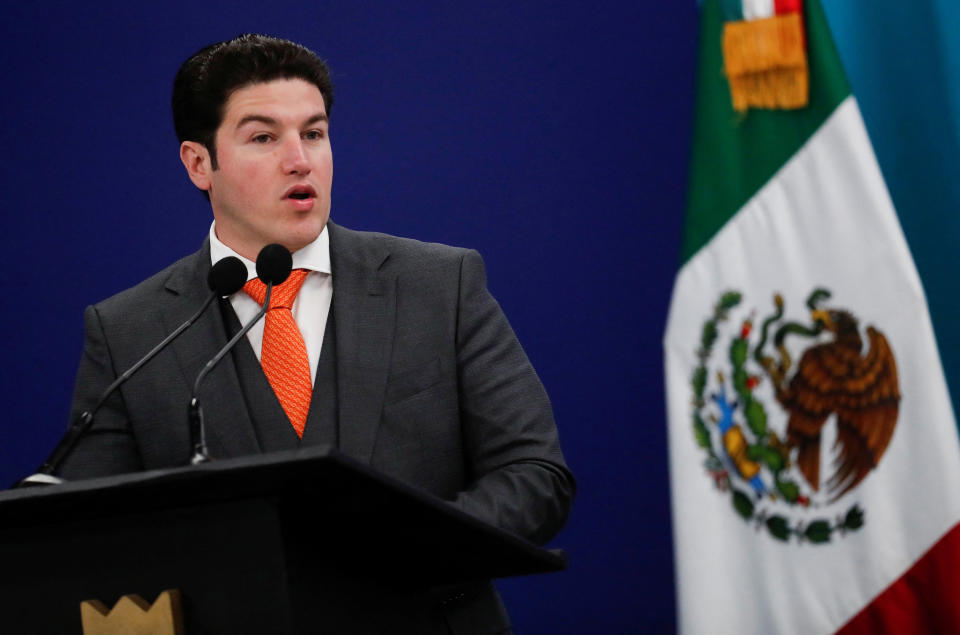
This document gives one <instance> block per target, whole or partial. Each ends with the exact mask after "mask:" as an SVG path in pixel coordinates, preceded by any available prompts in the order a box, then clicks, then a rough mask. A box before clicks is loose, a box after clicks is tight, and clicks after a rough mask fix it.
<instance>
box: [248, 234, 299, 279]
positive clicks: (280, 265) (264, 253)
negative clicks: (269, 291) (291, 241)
mask: <svg viewBox="0 0 960 635" xmlns="http://www.w3.org/2000/svg"><path fill="white" fill-rule="evenodd" d="M291 269H293V256H292V255H291V254H290V250H289V249H287V248H286V247H284V246H283V245H278V244H277V243H273V244H270V245H267V246H266V247H264V248H263V249H261V250H260V253H259V254H257V276H258V277H259V278H260V279H261V280H263V282H264V283H266V284H270V283H273V284H281V283H282V282H283V281H284V280H286V279H287V277H288V276H289V275H290V270H291Z"/></svg>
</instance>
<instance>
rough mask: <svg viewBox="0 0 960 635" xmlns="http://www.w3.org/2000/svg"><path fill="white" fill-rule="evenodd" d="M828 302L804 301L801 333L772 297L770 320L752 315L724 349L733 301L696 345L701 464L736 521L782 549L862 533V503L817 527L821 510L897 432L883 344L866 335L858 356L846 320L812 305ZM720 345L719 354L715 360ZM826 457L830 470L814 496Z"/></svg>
mask: <svg viewBox="0 0 960 635" xmlns="http://www.w3.org/2000/svg"><path fill="white" fill-rule="evenodd" d="M829 297H830V292H829V291H827V290H825V289H816V290H814V291H813V293H811V294H810V296H809V298H808V299H807V302H806V306H807V307H808V308H809V311H810V318H809V322H806V323H805V322H802V321H791V320H785V319H784V312H785V302H784V299H783V297H782V296H781V295H780V294H777V295H776V296H775V297H774V301H773V306H772V307H771V312H770V314H769V315H766V316H764V317H763V319H762V320H761V321H760V322H759V323H758V324H756V325H755V316H756V310H753V311H751V312H750V313H749V314H747V316H746V317H744V318H742V320H741V322H740V326H739V328H738V329H736V328H734V329H733V333H731V334H730V335H729V337H728V338H727V340H728V341H723V340H722V339H721V338H720V334H721V332H726V331H727V330H730V329H723V325H724V324H725V323H730V322H732V321H733V320H732V316H731V314H732V312H733V311H735V310H736V309H737V308H738V307H739V305H741V301H742V299H743V298H742V294H741V293H739V292H737V291H728V292H726V293H724V294H722V295H721V296H720V298H719V299H718V300H717V302H716V304H715V305H714V308H713V313H712V315H710V316H709V318H708V319H707V320H706V321H705V322H704V324H703V328H702V331H701V333H700V338H699V343H698V347H697V357H698V359H699V361H700V363H699V364H698V365H697V367H696V369H695V370H694V372H693V375H692V378H691V382H690V383H691V389H692V392H693V399H692V403H693V407H694V408H693V415H692V421H693V429H694V435H695V438H696V441H697V443H698V445H700V447H702V448H703V449H704V450H705V452H706V454H707V457H706V459H705V461H704V466H705V467H706V469H707V471H708V472H709V473H710V475H711V476H712V477H713V481H714V482H715V483H716V486H717V488H718V489H719V490H721V491H724V492H726V491H729V492H730V493H731V496H732V502H733V508H734V509H735V510H736V512H737V513H738V514H739V515H740V516H742V517H743V518H744V519H745V520H748V521H754V522H755V524H756V526H757V527H758V528H759V527H766V529H767V530H768V531H769V533H770V535H771V536H773V537H774V538H777V539H779V540H788V539H789V538H790V537H791V536H796V538H797V539H798V540H806V541H809V542H811V543H824V542H828V541H829V540H830V539H831V536H833V535H836V534H840V535H844V534H846V533H847V532H848V531H855V530H857V529H860V527H862V526H863V522H864V511H863V509H862V508H861V506H860V505H859V504H858V503H853V504H851V505H850V506H849V507H848V508H847V509H846V511H845V512H844V513H841V514H838V515H837V516H836V518H830V517H818V508H819V507H821V506H822V505H824V504H828V503H833V502H835V501H837V500H838V499H840V498H842V497H843V496H844V495H845V494H847V493H848V492H850V491H851V490H853V489H854V488H856V486H857V485H859V484H860V482H861V481H863V479H864V478H866V477H867V475H868V474H869V473H870V471H871V470H873V469H874V468H875V467H876V466H877V464H878V463H879V461H880V460H881V458H882V457H883V454H884V452H885V451H886V449H887V446H888V445H889V444H890V441H891V439H892V437H893V432H894V429H895V427H896V424H897V414H898V411H899V402H900V391H899V383H898V379H897V366H896V360H895V359H894V356H893V352H892V350H891V348H890V344H889V343H888V342H887V339H886V337H885V336H884V335H883V333H882V332H881V331H879V330H878V329H876V328H875V327H873V326H868V327H867V330H866V333H867V337H868V342H867V343H866V346H865V345H864V341H863V338H862V337H861V335H860V331H859V328H858V321H857V318H856V317H855V316H854V314H853V313H851V312H850V311H848V310H842V309H824V308H820V307H819V306H818V305H819V304H820V303H821V302H822V301H823V300H825V299H827V298H829ZM755 326H756V327H757V328H755ZM825 336H826V337H825ZM718 340H719V341H718ZM797 340H800V342H797ZM718 347H719V348H721V349H722V352H725V353H726V354H725V355H720V356H717V357H718V358H717V359H713V357H714V356H713V352H714V349H715V348H718ZM791 349H793V350H797V349H799V350H800V351H801V353H800V354H799V355H795V354H794V353H793V352H792V350H791ZM794 360H796V362H795V361H794ZM715 366H716V367H717V368H716V372H715V373H714V372H711V371H712V370H714V367H715ZM721 368H722V369H721ZM765 382H766V383H767V384H768V385H769V389H768V390H766V391H764V390H763V386H764V383H765ZM828 423H829V424H830V425H833V426H835V429H834V430H829V432H830V433H831V436H832V438H833V439H834V440H833V442H832V443H831V444H830V446H831V447H830V448H829V449H827V448H824V447H822V445H823V444H822V441H823V439H824V436H825V434H824V432H825V428H826V427H827V425H828ZM824 450H828V452H832V453H833V454H834V461H833V465H832V466H831V469H830V472H829V474H828V475H827V476H828V478H827V479H826V483H825V487H823V488H821V472H822V470H821V454H822V452H823V451H824ZM798 510H800V512H801V513H797V511H798ZM804 512H805V513H804Z"/></svg>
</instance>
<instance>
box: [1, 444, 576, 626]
mask: <svg viewBox="0 0 960 635" xmlns="http://www.w3.org/2000/svg"><path fill="white" fill-rule="evenodd" d="M0 563H2V564H0V580H2V581H0V632H9V633H79V632H80V631H81V627H80V609H79V605H80V602H82V601H84V600H90V599H99V600H100V601H102V602H104V603H105V604H106V605H107V606H113V604H114V603H115V602H116V601H117V600H118V599H119V598H120V597H121V596H123V595H127V594H133V593H136V594H138V595H140V596H141V597H143V598H144V599H146V600H147V601H148V602H153V600H154V599H155V598H156V596H157V595H158V594H159V593H160V592H161V591H163V590H165V589H172V588H175V589H179V591H180V593H181V598H182V607H183V617H184V623H185V631H186V633H187V634H188V635H195V634H196V633H365V634H366V633H370V634H374V633H419V632H429V630H431V627H430V625H429V624H427V623H426V622H425V621H424V620H427V619H430V618H429V617H428V614H429V611H428V610H427V609H428V608H429V607H428V605H429V604H430V603H431V602H445V601H448V599H449V598H446V597H445V596H446V595H450V596H451V597H456V596H457V595H462V593H463V592H467V593H469V589H470V588H471V587H472V586H475V585H485V584H486V582H485V581H486V580H488V579H490V578H496V577H505V576H515V575H524V574H532V573H544V572H551V571H560V570H562V569H564V568H565V566H566V558H565V556H564V554H563V552H561V551H558V550H545V549H541V548H539V547H537V546H536V545H534V544H532V543H530V542H528V541H526V540H524V539H522V538H520V537H518V536H515V535H513V534H510V533H509V532H505V531H503V530H501V529H498V528H496V527H493V526H491V525H489V524H487V523H485V522H483V521H481V520H479V519H477V518H474V517H472V516H470V515H468V514H466V513H464V512H462V511H460V510H459V509H457V508H455V507H454V506H452V505H451V504H449V503H447V502H445V501H442V500H440V499H438V498H436V497H434V496H431V495H430V494H427V493H424V492H422V491H420V490H417V489H415V488H413V487H411V486H408V485H406V484H404V483H402V482H400V481H397V480H395V479H392V478H390V477H388V476H385V475H383V474H380V473H378V472H376V471H374V470H372V469H371V468H369V467H368V466H365V465H362V464H360V463H358V462H356V461H354V460H352V459H350V458H348V457H346V456H344V455H342V454H339V453H338V452H336V451H334V450H332V449H330V448H328V447H323V446H317V447H313V448H310V449H306V450H297V451H292V452H278V453H273V454H264V455H256V456H249V457H242V458H237V459H228V460H222V461H216V462H212V463H207V464H203V465H199V466H195V467H185V468H176V469H166V470H156V471H150V472H141V473H136V474H129V475H122V476H115V477H107V478H99V479H91V480H87V481H77V482H73V483H65V484H62V485H56V486H51V487H46V488H30V489H21V490H10V491H5V492H0ZM441 632H442V631H441Z"/></svg>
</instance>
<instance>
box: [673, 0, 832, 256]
mask: <svg viewBox="0 0 960 635" xmlns="http://www.w3.org/2000/svg"><path fill="white" fill-rule="evenodd" d="M804 5H805V15H804V23H805V27H806V33H807V54H808V63H809V66H810V104H809V106H807V107H806V108H802V109H799V110H750V111H748V113H747V114H746V115H740V114H737V113H736V112H734V110H733V106H732V104H731V102H730V85H729V83H728V82H727V78H726V77H725V76H724V74H723V53H722V50H721V35H722V30H723V20H722V13H721V8H720V3H719V2H718V0H705V1H704V3H703V5H702V7H701V18H700V66H699V71H698V77H697V107H696V115H695V119H694V129H693V153H692V154H693V156H692V161H691V166H690V177H689V181H688V194H687V215H686V222H685V224H684V237H683V250H682V258H683V262H686V261H687V260H689V259H690V258H691V257H692V256H693V255H694V254H695V253H696V252H697V251H698V250H699V249H700V248H701V247H703V246H704V245H705V244H706V243H707V242H708V241H709V240H710V239H711V238H712V237H713V235H714V234H715V233H717V231H719V229H720V228H721V227H723V225H724V223H726V222H727V221H728V220H729V219H730V218H731V217H732V216H733V215H734V214H736V213H737V211H738V210H739V209H740V208H741V207H743V205H744V204H745V203H746V202H747V201H748V200H749V199H750V198H751V197H752V196H753V195H754V194H755V193H756V192H757V191H758V190H759V189H760V188H761V187H763V185H764V184H765V183H766V182H767V181H768V180H770V177H772V176H773V175H774V174H775V173H776V172H777V171H778V170H779V169H780V167H781V166H783V164H784V163H785V162H786V161H787V160H789V159H790V157H791V156H793V155H794V154H795V153H796V152H797V150H799V149H800V147H801V146H802V145H803V144H804V143H805V142H806V141H807V139H809V138H810V136H811V135H813V133H814V132H816V130H817V129H818V128H819V127H820V125H821V124H822V123H823V122H824V121H825V120H826V119H827V117H829V116H830V114H831V113H832V112H833V111H834V109H835V108H836V107H837V106H838V105H839V104H840V103H841V102H842V101H843V100H844V99H846V98H847V96H849V95H850V85H849V83H848V82H847V77H846V74H845V73H844V71H843V67H842V66H841V63H840V57H839V55H838V54H837V50H836V47H835V46H834V44H833V39H832V37H831V36H830V27H829V25H828V24H827V21H826V18H825V16H824V14H823V9H822V8H821V6H820V3H819V2H818V0H806V2H804Z"/></svg>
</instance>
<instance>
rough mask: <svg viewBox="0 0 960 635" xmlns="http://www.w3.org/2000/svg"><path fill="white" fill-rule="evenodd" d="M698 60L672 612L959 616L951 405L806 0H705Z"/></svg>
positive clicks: (798, 620)
mask: <svg viewBox="0 0 960 635" xmlns="http://www.w3.org/2000/svg"><path fill="white" fill-rule="evenodd" d="M699 63H700V67H699V76H698V83H697V87H698V103H697V107H696V121H695V127H694V144H693V157H692V165H691V171H690V183H689V199H688V208H687V213H686V223H685V234H684V242H683V264H682V267H681V269H680V271H679V273H678V274H677V279H676V283H675V287H674V292H673V300H672V303H671V307H670V314H669V318H668V323H667V330H666V334H665V337H664V347H665V363H666V376H667V410H668V418H669V428H670V430H669V443H670V464H671V489H672V501H673V502H672V504H673V522H674V532H675V549H676V570H677V604H678V620H679V625H680V628H681V630H682V631H684V632H690V633H700V632H704V633H706V632H710V633H805V634H806V633H830V632H836V631H842V632H845V633H860V632H863V633H868V632H878V631H881V632H960V601H958V597H960V596H958V595H957V594H958V591H957V589H958V588H960V444H958V439H957V427H956V423H955V419H954V413H953V411H952V408H951V403H950V398H949V394H948V392H947V385H946V381H945V379H944V375H943V371H942V367H941V363H940V357H939V353H938V351H937V343H936V339H935V337H934V333H933V328H932V326H931V322H930V317H929V314H928V310H927V302H926V298H925V297H924V292H923V286H922V284H921V281H920V278H919V276H918V274H917V271H916V268H915V267H914V264H913V260H912V258H911V255H910V250H909V247H908V245H907V243H906V240H905V239H904V236H903V233H902V231H901V229H900V225H899V222H898V220H897V215H896V211H895V210H894V208H893V204H892V202H891V200H890V196H889V194H888V193H887V189H886V186H885V184H884V180H883V175H882V174H881V172H880V169H879V166H878V164H877V161H876V158H875V157H874V153H873V149H872V147H871V145H870V140H869V138H868V137H867V133H866V129H865V128H864V125H863V121H862V119H861V116H860V111H859V109H858V107H857V102H856V100H855V98H854V96H853V95H852V94H851V91H850V86H849V84H848V82H847V79H846V76H845V74H844V72H843V69H842V67H841V65H840V62H839V58H838V56H837V52H836V49H835V48H834V45H833V42H832V40H831V37H830V32H829V27H828V25H827V22H826V20H825V18H824V15H823V11H822V9H821V7H820V5H819V2H817V0H802V1H801V0H704V1H703V3H702V5H701V52H700V59H699ZM891 89H892V90H893V89H895V88H894V86H893V85H892V86H891Z"/></svg>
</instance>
